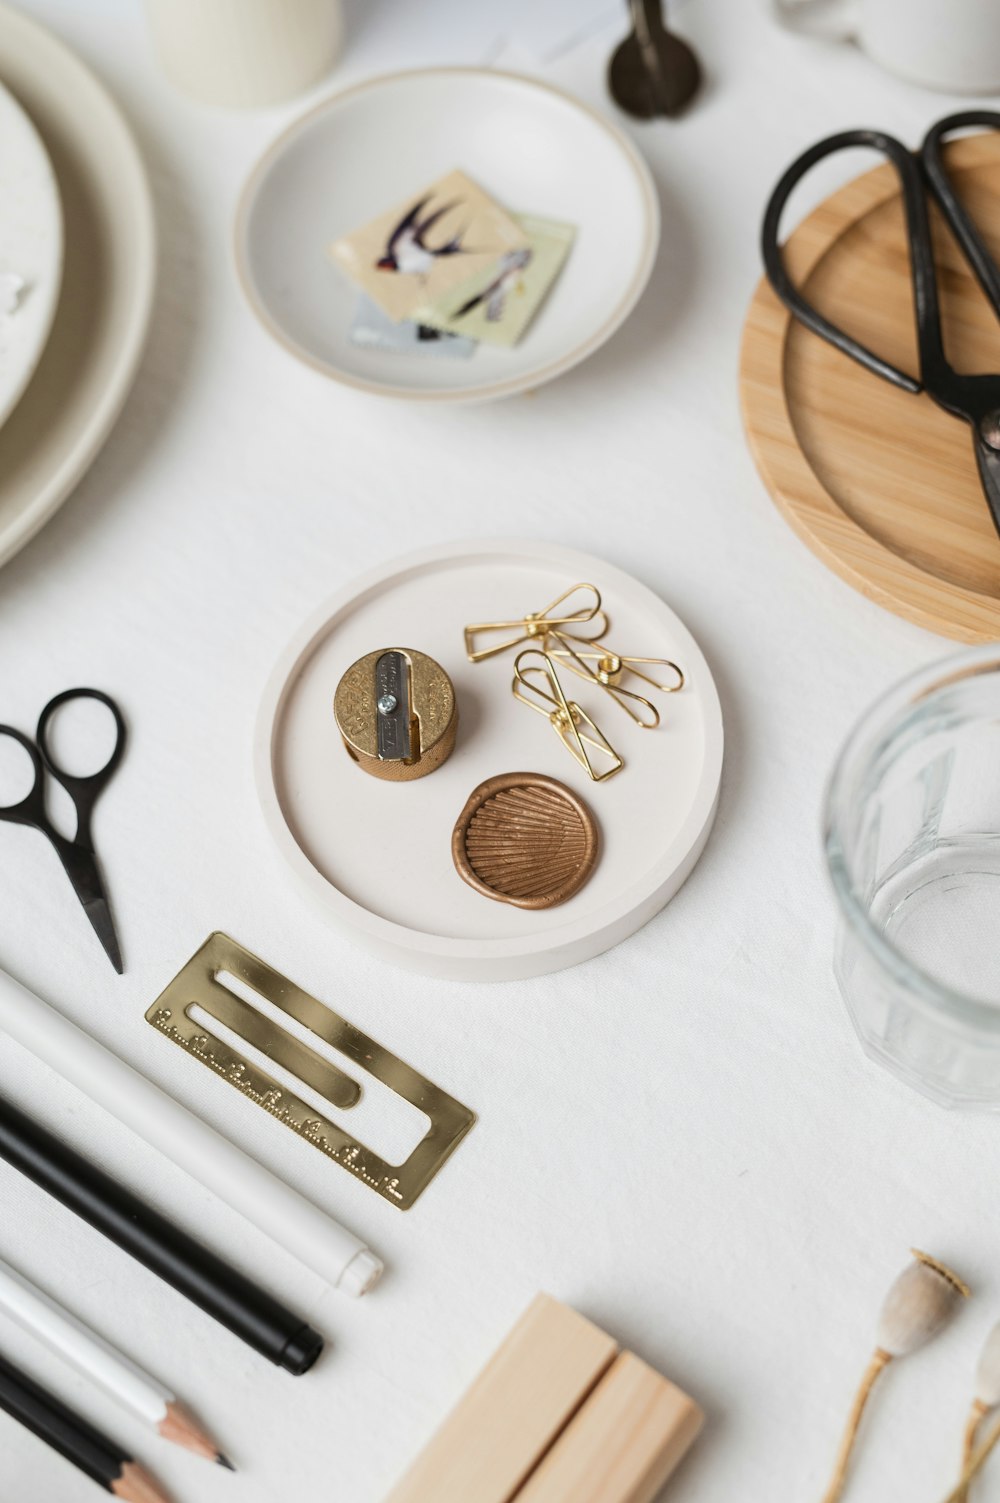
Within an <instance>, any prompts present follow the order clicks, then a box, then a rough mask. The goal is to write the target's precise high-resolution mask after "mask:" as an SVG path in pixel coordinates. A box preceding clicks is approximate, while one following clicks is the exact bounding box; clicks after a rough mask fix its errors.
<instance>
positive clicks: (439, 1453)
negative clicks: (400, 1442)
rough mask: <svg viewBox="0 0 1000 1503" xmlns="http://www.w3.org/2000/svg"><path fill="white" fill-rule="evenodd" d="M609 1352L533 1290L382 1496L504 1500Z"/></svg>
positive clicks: (454, 1502)
mask: <svg viewBox="0 0 1000 1503" xmlns="http://www.w3.org/2000/svg"><path fill="white" fill-rule="evenodd" d="M617 1350H618V1348H617V1346H616V1344H615V1342H614V1341H612V1339H611V1337H610V1336H606V1335H605V1334H604V1332H603V1331H600V1330H598V1328H597V1327H596V1326H594V1325H591V1323H590V1321H589V1320H584V1318H583V1316H582V1315H577V1314H576V1312H575V1311H574V1310H570V1309H568V1307H567V1306H566V1305H561V1304H559V1302H558V1300H554V1299H551V1298H550V1297H549V1296H548V1295H545V1294H540V1295H539V1296H538V1297H537V1298H536V1299H535V1301H534V1302H533V1304H531V1305H530V1306H529V1307H528V1309H527V1311H526V1312H525V1314H524V1315H523V1316H522V1317H521V1319H520V1320H519V1321H518V1323H517V1325H516V1326H515V1327H514V1329H513V1330H512V1331H511V1333H510V1335H509V1336H508V1337H507V1338H506V1340H505V1341H504V1343H503V1345H502V1346H501V1347H500V1348H499V1350H498V1351H497V1352H496V1353H495V1354H494V1356H493V1357H492V1358H491V1359H490V1361H489V1362H488V1363H487V1365H486V1367H485V1368H484V1369H483V1371H482V1372H481V1373H480V1374H479V1377H478V1378H477V1379H476V1380H475V1382H474V1383H473V1384H472V1386H471V1388H469V1389H468V1390H467V1392H466V1393H465V1394H464V1395H463V1396H462V1398H461V1399H459V1401H458V1403H457V1404H456V1406H455V1408H454V1409H453V1410H452V1412H451V1414H450V1415H449V1416H448V1418H447V1419H446V1420H445V1421H444V1424H443V1425H442V1426H441V1428H440V1429H439V1430H438V1431H437V1432H436V1434H435V1435H434V1436H433V1437H432V1438H431V1441H430V1443H429V1444H428V1445H427V1447H426V1449H425V1450H424V1451H423V1452H421V1454H420V1456H418V1457H417V1460H416V1461H415V1462H414V1464H413V1466H412V1467H411V1468H410V1470H409V1472H407V1474H406V1476H405V1477H404V1478H403V1479H402V1481H401V1482H400V1483H398V1485H397V1486H396V1487H395V1489H394V1490H393V1491H392V1492H391V1493H390V1494H389V1497H388V1498H387V1499H386V1503H511V1500H512V1499H513V1498H514V1497H515V1496H518V1489H519V1488H520V1486H521V1484H522V1483H523V1482H524V1480H525V1478H526V1477H528V1475H529V1474H530V1473H531V1472H532V1470H533V1469H534V1467H535V1466H536V1464H537V1463H538V1460H539V1458H540V1457H541V1456H542V1455H543V1454H544V1452H545V1451H546V1450H547V1449H548V1448H549V1446H550V1445H551V1444H552V1442H553V1440H554V1439H555V1438H556V1436H557V1435H558V1434H559V1433H560V1431H561V1430H563V1428H564V1427H565V1426H566V1424H567V1422H568V1421H569V1419H570V1417H571V1416H572V1415H573V1414H574V1413H575V1412H576V1410H577V1409H578V1408H579V1407H580V1405H581V1404H582V1403H583V1402H584V1400H585V1399H586V1397H587V1395H588V1394H589V1393H590V1392H591V1390H592V1389H593V1388H594V1386H595V1384H596V1383H597V1382H598V1381H599V1380H600V1379H601V1378H602V1377H603V1375H604V1373H605V1372H606V1371H607V1370H608V1368H609V1367H610V1366H611V1364H612V1362H613V1361H614V1358H615V1354H616V1352H617Z"/></svg>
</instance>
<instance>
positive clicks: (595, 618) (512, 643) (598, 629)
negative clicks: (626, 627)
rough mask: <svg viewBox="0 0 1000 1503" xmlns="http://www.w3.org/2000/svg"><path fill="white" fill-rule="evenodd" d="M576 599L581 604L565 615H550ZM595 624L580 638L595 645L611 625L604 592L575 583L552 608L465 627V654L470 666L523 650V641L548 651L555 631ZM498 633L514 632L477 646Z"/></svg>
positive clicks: (558, 598)
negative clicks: (515, 649)
mask: <svg viewBox="0 0 1000 1503" xmlns="http://www.w3.org/2000/svg"><path fill="white" fill-rule="evenodd" d="M574 596H579V603H578V604H577V605H576V606H574V607H573V608H572V609H569V608H567V609H565V610H564V611H563V613H562V614H561V615H558V616H553V615H551V614H550V612H552V611H555V610H557V609H558V608H559V606H567V605H568V602H570V601H572V600H573V598H574ZM591 622H593V623H595V627H594V630H593V631H592V632H587V633H585V634H582V635H579V637H578V640H579V641H582V642H594V641H597V640H598V639H599V638H600V637H603V636H604V634H605V632H606V631H607V630H608V626H609V622H608V618H607V615H606V613H605V612H604V610H602V608H601V592H600V590H598V588H597V586H596V585H592V584H575V585H570V587H569V589H568V590H565V591H564V592H563V594H561V595H557V596H556V598H555V600H550V601H549V603H548V605H547V606H545V607H544V608H543V609H542V610H540V611H529V612H528V613H527V615H525V616H521V617H520V618H519V619H517V620H515V621H478V622H475V623H473V625H471V626H467V627H466V628H465V651H466V655H467V657H468V659H469V662H470V663H482V662H484V661H485V660H486V659H487V658H492V657H496V656H497V655H498V654H499V653H501V652H509V651H510V649H511V648H512V647H519V646H520V645H521V643H522V642H538V641H539V640H540V642H541V646H542V648H543V650H544V647H545V644H546V642H547V640H548V637H549V634H550V633H551V632H553V631H557V630H562V629H563V628H566V627H579V626H587V625H589V624H590V623H591ZM496 632H514V633H515V635H514V636H512V637H507V638H505V640H504V641H502V642H496V643H494V644H493V646H492V647H480V648H477V647H476V639H477V637H482V636H487V635H490V634H495V633H496Z"/></svg>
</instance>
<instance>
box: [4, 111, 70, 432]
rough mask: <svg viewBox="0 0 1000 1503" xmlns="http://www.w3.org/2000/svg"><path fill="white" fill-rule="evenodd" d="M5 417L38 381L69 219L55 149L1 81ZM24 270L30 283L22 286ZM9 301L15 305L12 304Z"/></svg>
mask: <svg viewBox="0 0 1000 1503" xmlns="http://www.w3.org/2000/svg"><path fill="white" fill-rule="evenodd" d="M0 148H2V149H0V281H2V285H0V424H2V423H3V422H4V421H5V420H6V418H7V415H8V413H10V412H11V411H13V409H14V407H15V406H16V405H17V402H18V400H19V399H20V396H21V393H22V392H23V391H24V388H25V387H26V386H27V384H28V382H29V381H30V379H31V377H32V374H33V373H34V370H35V366H36V365H37V364H38V361H39V358H40V357H41V353H42V351H43V350H44V348H45V342H46V340H47V339H48V337H49V330H50V329H51V327H52V319H53V317H54V316H55V311H56V304H57V303H58V301H59V288H60V286H61V284H62V265H63V221H62V205H61V204H60V202H59V189H58V188H57V187H56V179H55V173H54V172H53V171H52V164H51V163H50V161H49V156H48V152H47V151H46V150H45V147H44V146H43V145H42V141H41V137H40V136H39V134H38V132H37V130H36V129H35V127H34V125H33V124H32V122H31V120H30V119H29V117H28V116H27V114H26V113H25V112H24V110H23V109H22V108H21V106H20V105H19V104H18V102H17V100H16V99H15V98H14V97H13V95H12V94H9V93H8V92H7V90H6V89H5V88H4V87H3V85H2V84H0ZM14 278H16V279H17V281H18V282H19V283H21V284H22V290H20V293H19V295H18V294H15V293H14V291H13V289H14V282H13V280H12V279H14ZM8 304H9V306H8Z"/></svg>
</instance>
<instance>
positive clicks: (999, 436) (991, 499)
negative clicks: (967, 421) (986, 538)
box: [973, 413, 1000, 533]
mask: <svg viewBox="0 0 1000 1503" xmlns="http://www.w3.org/2000/svg"><path fill="white" fill-rule="evenodd" d="M997 419H998V415H997V414H995V413H994V414H992V415H991V416H989V417H987V418H986V419H984V420H983V422H982V423H981V424H980V426H979V427H978V428H974V429H973V443H974V445H975V451H976V464H977V465H978V466H979V481H980V484H981V485H982V487H983V494H984V495H985V497H986V501H987V504H988V505H989V508H990V515H991V516H992V518H993V525H994V527H995V528H996V530H997V532H998V533H1000V449H998V448H995V447H994V443H996V444H1000V422H998V420H997ZM984 430H985V431H984ZM991 430H992V431H991ZM987 434H989V437H987ZM991 439H992V440H993V442H991V441H990V440H991Z"/></svg>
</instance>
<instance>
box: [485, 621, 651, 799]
mask: <svg viewBox="0 0 1000 1503" xmlns="http://www.w3.org/2000/svg"><path fill="white" fill-rule="evenodd" d="M528 658H539V659H541V661H540V662H538V663H533V664H527V663H526V659H528ZM511 688H512V690H513V693H514V698H515V699H517V700H520V702H521V704H523V705H527V706H528V708H529V710H536V711H537V712H538V714H539V715H544V716H545V718H546V719H547V720H548V722H549V724H550V725H551V726H552V729H553V730H554V731H555V733H556V735H557V736H558V737H559V739H560V741H562V743H563V745H564V746H565V747H566V750H567V751H568V752H569V753H570V755H571V756H572V757H574V758H575V760H576V761H577V762H578V763H579V764H580V766H581V767H582V768H583V770H584V772H585V773H586V774H587V776H588V777H589V778H590V779H591V781H592V782H594V783H603V782H604V781H605V780H606V779H607V778H610V777H614V775H615V773H616V772H620V771H621V769H622V768H623V767H624V765H625V763H624V761H623V759H622V758H621V757H620V756H619V755H618V753H617V752H616V751H615V749H614V747H613V746H612V745H611V743H610V742H609V741H608V739H607V737H606V736H605V735H604V733H603V731H602V730H601V729H600V727H599V726H597V725H595V724H594V722H593V720H591V718H590V716H589V715H588V714H587V713H586V711H585V710H582V709H581V708H580V706H579V705H578V704H577V703H576V701H575V700H572V699H567V698H566V695H565V693H564V692H563V687H562V684H561V683H560V682H559V676H558V674H557V673H556V668H555V664H554V662H553V661H552V658H551V656H550V655H549V653H547V652H543V651H542V650H541V649H540V648H537V647H527V648H525V650H524V651H523V652H519V653H518V655H517V657H516V658H515V659H514V682H513V684H512V685H511ZM591 752H596V753H597V754H598V756H599V757H600V758H607V759H608V760H609V761H610V764H611V765H610V766H607V767H605V769H604V771H603V772H598V771H597V770H596V768H595V766H594V762H593V759H592V757H591Z"/></svg>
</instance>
